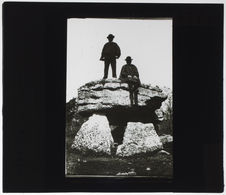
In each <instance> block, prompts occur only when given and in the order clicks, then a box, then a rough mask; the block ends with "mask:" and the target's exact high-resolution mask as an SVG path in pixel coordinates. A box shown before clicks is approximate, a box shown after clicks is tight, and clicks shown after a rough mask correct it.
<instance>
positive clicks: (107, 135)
mask: <svg viewBox="0 0 226 195" xmlns="http://www.w3.org/2000/svg"><path fill="white" fill-rule="evenodd" d="M113 142H114V141H113V138H112V135H111V129H110V126H109V123H108V120H107V117H106V116H102V115H96V114H94V115H92V116H91V117H89V119H88V121H86V122H85V123H83V125H82V126H81V128H80V130H79V131H78V133H77V135H76V136H75V139H74V142H73V144H72V148H74V149H76V150H78V151H80V152H82V153H86V152H88V151H93V152H98V153H105V154H109V155H110V154H111V147H112V145H113Z"/></svg>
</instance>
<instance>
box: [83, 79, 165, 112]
mask: <svg viewBox="0 0 226 195" xmlns="http://www.w3.org/2000/svg"><path fill="white" fill-rule="evenodd" d="M166 98H167V95H166V94H165V93H164V92H163V91H162V90H161V89H160V88H158V87H153V86H151V85H144V84H142V85H141V86H140V87H139V89H138V106H139V109H138V110H137V111H138V112H139V111H143V110H142V108H145V109H149V110H150V109H151V110H152V111H154V110H156V109H158V108H160V107H161V103H162V102H163V101H164V100H166ZM115 109H120V110H130V109H131V106H130V99H129V91H128V84H127V83H122V82H121V81H120V80H119V79H106V80H98V81H94V82H90V83H87V84H85V85H84V86H82V87H80V88H79V89H78V112H79V113H80V114H87V113H96V112H104V113H106V112H109V111H111V110H115Z"/></svg>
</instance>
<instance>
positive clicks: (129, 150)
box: [116, 122, 162, 157]
mask: <svg viewBox="0 0 226 195" xmlns="http://www.w3.org/2000/svg"><path fill="white" fill-rule="evenodd" d="M159 149H162V143H161V141H160V138H159V136H158V135H157V133H156V131H155V129H154V125H153V124H152V123H148V124H143V123H141V122H128V124H127V127H126V130H125V134H124V137H123V144H121V145H119V146H118V148H117V152H116V155H118V156H123V157H124V156H132V155H135V154H139V153H147V152H153V151H155V150H159Z"/></svg>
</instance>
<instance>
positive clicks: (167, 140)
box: [159, 135, 173, 145]
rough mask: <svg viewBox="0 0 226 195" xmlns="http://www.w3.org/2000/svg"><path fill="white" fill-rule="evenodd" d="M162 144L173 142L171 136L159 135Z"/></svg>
mask: <svg viewBox="0 0 226 195" xmlns="http://www.w3.org/2000/svg"><path fill="white" fill-rule="evenodd" d="M159 138H160V140H161V142H162V144H163V145H164V144H167V143H171V142H173V136H172V135H161V136H159Z"/></svg>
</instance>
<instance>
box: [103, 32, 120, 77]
mask: <svg viewBox="0 0 226 195" xmlns="http://www.w3.org/2000/svg"><path fill="white" fill-rule="evenodd" d="M107 38H108V43H106V44H105V45H104V47H103V50H102V53H101V58H100V60H102V61H104V77H103V79H106V78H107V77H108V69H109V65H110V64H111V68H112V77H114V78H116V77H117V76H116V59H118V58H119V57H120V55H121V51H120V48H119V46H118V45H117V43H115V42H113V39H114V35H112V34H109V35H108V36H107Z"/></svg>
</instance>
